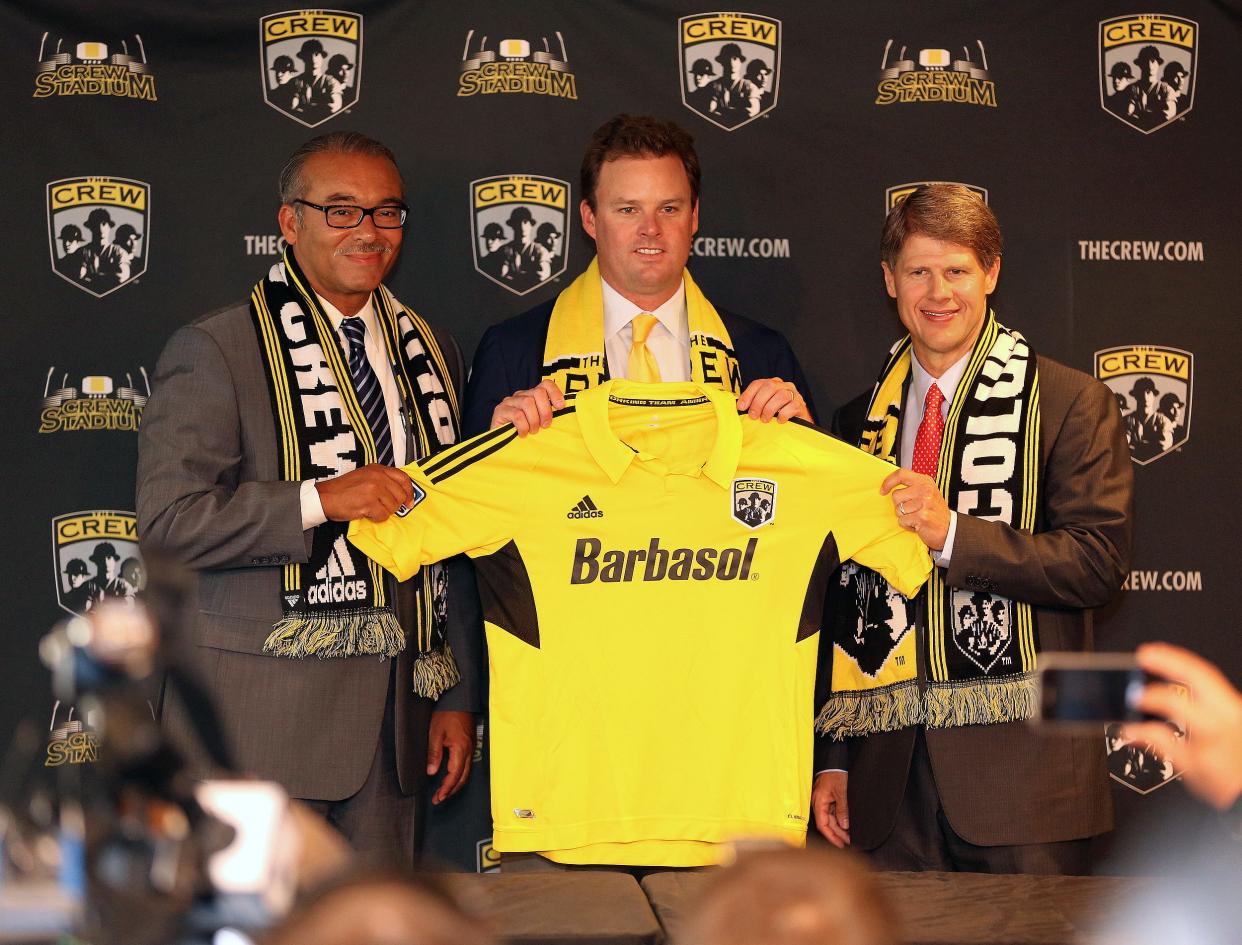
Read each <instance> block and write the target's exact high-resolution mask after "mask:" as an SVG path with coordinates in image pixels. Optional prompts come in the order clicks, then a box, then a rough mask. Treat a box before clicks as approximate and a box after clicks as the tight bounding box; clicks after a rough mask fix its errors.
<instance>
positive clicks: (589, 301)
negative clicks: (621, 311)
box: [542, 259, 742, 396]
mask: <svg viewBox="0 0 1242 945" xmlns="http://www.w3.org/2000/svg"><path fill="white" fill-rule="evenodd" d="M682 278H683V279H684V280H685V284H686V317H687V321H688V323H689V327H690V379H691V380H693V381H697V382H698V383H700V384H707V385H708V386H710V387H719V388H721V389H722V390H727V391H732V392H733V394H734V395H735V396H736V395H739V394H741V393H742V371H741V368H739V367H738V363H737V354H736V353H735V352H734V350H733V342H732V341H731V340H730V339H729V332H728V331H727V330H725V326H724V322H723V321H721V320H720V313H719V312H717V311H716V309H715V308H714V307H713V306H712V303H711V302H709V301H707V297H706V296H704V295H703V292H702V290H701V289H700V288H699V287H698V286H697V285H696V284H695V282H694V280H693V279H691V278H690V273H689V272H683V274H682ZM542 376H543V377H544V378H551V379H552V380H553V381H555V382H556V386H557V387H559V388H560V389H561V392H562V393H564V394H566V395H572V394H577V393H581V392H582V391H584V390H587V389H588V388H591V387H597V386H599V385H600V384H602V383H603V382H604V381H606V380H608V377H609V375H608V357H607V355H605V354H604V289H603V284H602V282H601V281H600V274H599V260H598V259H592V260H591V265H589V266H587V268H586V272H584V273H582V275H580V276H579V277H578V278H577V279H575V280H574V281H573V282H571V283H570V284H569V286H568V287H567V288H566V289H565V291H564V292H562V293H561V294H560V295H559V296H558V297H557V299H556V304H555V305H554V306H553V307H552V317H551V320H550V321H549V322H548V337H547V341H546V342H545V343H544V348H543V371H542Z"/></svg>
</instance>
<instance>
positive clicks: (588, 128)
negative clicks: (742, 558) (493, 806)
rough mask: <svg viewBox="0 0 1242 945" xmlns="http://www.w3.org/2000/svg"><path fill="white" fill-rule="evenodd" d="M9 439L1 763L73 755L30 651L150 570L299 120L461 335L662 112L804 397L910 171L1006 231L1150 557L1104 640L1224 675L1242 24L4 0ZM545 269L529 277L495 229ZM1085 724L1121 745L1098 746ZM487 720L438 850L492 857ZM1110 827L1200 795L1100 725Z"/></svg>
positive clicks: (401, 281)
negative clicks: (628, 119)
mask: <svg viewBox="0 0 1242 945" xmlns="http://www.w3.org/2000/svg"><path fill="white" fill-rule="evenodd" d="M0 44H2V46H0V49H2V52H3V64H4V71H5V78H4V81H3V83H0V96H2V98H0V107H2V109H3V112H2V114H3V117H4V125H5V134H4V137H3V144H2V145H0V147H2V148H3V151H4V168H5V175H4V177H5V186H4V201H3V207H4V217H5V222H6V225H7V226H8V228H9V234H10V235H9V238H8V241H7V245H6V249H5V251H4V252H3V254H0V267H3V278H4V282H3V284H4V286H5V289H6V301H5V303H4V311H3V313H2V314H0V325H2V326H3V331H4V336H5V342H4V346H3V347H4V351H5V353H6V355H7V356H6V358H5V363H6V364H7V368H6V376H7V381H6V389H7V392H8V396H7V397H6V399H5V410H4V412H3V422H4V424H5V435H6V441H7V442H8V443H9V447H8V450H7V454H8V459H7V465H8V468H9V476H8V493H9V496H10V505H11V508H12V511H13V512H14V515H13V518H12V519H11V524H12V526H13V531H12V532H11V534H10V539H11V540H10V543H9V556H10V558H9V560H10V563H11V564H12V570H11V571H10V572H9V575H10V576H9V578H8V581H7V584H8V593H7V594H6V599H5V604H4V612H5V615H6V617H7V620H6V630H5V632H4V633H3V634H0V672H2V673H3V685H0V747H3V746H4V745H7V744H8V742H9V741H10V737H11V733H12V731H13V728H14V726H15V725H16V724H17V721H18V720H19V719H21V718H25V717H34V718H37V719H39V720H40V724H46V726H47V732H48V743H47V754H46V758H45V759H43V763H45V764H46V765H48V766H57V765H62V764H75V763H90V761H91V760H92V759H93V758H94V756H95V752H96V750H97V745H96V743H95V740H94V739H93V738H92V734H91V731H90V724H89V721H90V720H87V719H82V718H80V717H78V715H77V714H76V711H75V707H74V706H69V705H61V704H57V703H55V702H54V701H53V699H52V697H51V696H50V695H49V692H50V689H49V686H48V679H47V677H46V675H45V674H44V673H43V671H42V670H41V669H40V666H39V661H38V656H37V642H38V640H39V638H40V636H41V635H42V634H43V633H44V632H45V631H46V630H47V629H48V628H49V627H50V626H51V625H52V624H53V623H54V622H56V621H57V620H58V619H61V618H64V617H65V616H67V615H69V614H73V613H83V612H85V611H87V610H88V609H89V608H90V607H91V606H93V605H94V604H95V603H96V602H98V601H99V600H102V599H104V598H106V597H109V596H127V595H130V594H132V593H134V591H135V590H138V589H140V588H141V587H142V586H143V583H144V573H143V564H142V560H141V556H140V555H139V553H138V546H137V535H136V530H135V520H134V465H135V446H136V434H135V431H136V430H137V429H138V426H139V424H140V423H141V420H142V412H143V407H144V405H145V404H146V401H147V398H148V397H149V395H150V380H151V375H152V372H153V367H154V364H155V361H156V358H157V356H158V354H159V352H160V350H161V348H162V346H163V344H164V342H165V341H166V340H167V338H168V337H169V335H170V334H171V333H172V331H173V330H174V329H175V328H176V327H177V326H179V325H182V324H184V323H186V322H188V321H190V320H192V319H194V318H196V317H197V316H199V315H201V314H203V313H205V312H208V311H210V310H212V309H215V308H218V307H220V306H223V305H225V304H228V303H231V302H234V301H238V300H241V299H242V298H244V296H245V295H246V293H247V292H248V291H249V287H250V286H251V285H252V284H253V283H254V282H255V281H256V279H258V278H259V276H260V275H261V274H262V273H263V272H264V271H265V269H266V268H267V266H268V265H269V264H270V263H271V262H272V260H273V259H275V258H276V256H277V254H278V253H279V252H280V251H281V249H282V248H283V243H282V240H281V238H280V235H279V231H278V229H277V225H276V210H277V197H276V176H277V172H278V170H279V168H280V166H281V164H282V163H283V161H284V160H285V158H286V157H287V155H288V154H289V153H290V152H291V151H292V150H293V149H294V148H295V147H296V146H297V145H298V144H300V143H301V142H302V141H304V140H306V139H307V138H309V137H311V136H312V135H315V134H318V133H322V132H325V131H334V130H344V129H356V130H359V131H363V132H365V133H367V134H369V135H372V136H374V137H376V138H379V139H380V140H382V141H384V142H385V143H386V144H388V145H389V146H390V147H391V148H392V149H393V150H394V151H395V152H396V153H397V155H398V157H399V159H400V163H401V168H402V171H403V172H404V176H405V180H406V184H407V189H408V194H407V200H408V202H409V204H410V205H411V207H412V208H413V209H412V212H411V215H410V222H409V224H408V227H407V233H406V238H405V245H404V251H403V252H402V255H401V258H400V261H399V262H398V265H397V268H396V270H395V273H394V275H393V277H392V278H391V280H390V284H391V286H392V288H393V289H394V291H395V292H396V294H397V295H398V296H399V297H400V298H402V299H403V300H405V301H406V302H407V303H408V304H410V305H411V306H412V307H414V308H415V309H416V310H417V311H418V312H419V313H420V314H422V315H423V316H425V317H426V318H428V319H429V320H431V321H433V322H434V323H436V324H438V325H441V326H444V327H446V328H448V329H450V330H451V331H452V332H454V333H455V335H456V337H457V338H458V340H459V341H460V343H461V345H462V348H463V350H464V351H465V353H466V356H467V357H469V356H470V355H471V353H472V351H473V348H474V345H475V344H476V342H477V341H478V339H479V337H480V335H481V334H482V332H483V330H484V329H485V328H486V327H487V326H488V325H490V324H492V323H494V322H496V321H499V320H501V319H504V318H506V317H508V316H510V315H513V314H516V313H518V312H521V311H524V310H525V309H527V308H529V307H531V306H533V305H535V304H537V303H539V302H542V301H545V300H546V299H548V298H550V297H552V296H553V295H554V294H555V293H557V292H558V291H559V290H560V289H561V288H563V287H564V286H565V285H567V284H568V282H569V280H571V279H572V278H573V277H574V276H575V275H577V273H579V272H580V271H581V270H582V269H583V268H584V267H585V266H586V264H587V263H588V262H589V260H590V258H591V253H592V249H591V244H590V242H589V240H587V239H586V237H585V236H584V234H583V232H582V229H581V226H580V224H579V217H578V204H579V201H580V200H581V197H582V195H581V194H580V193H579V192H578V182H577V176H578V166H579V162H580V160H581V155H582V151H583V149H584V146H585V144H586V141H587V139H588V137H589V135H590V133H591V132H592V131H593V130H594V129H595V128H596V127H597V126H598V125H600V124H601V123H602V122H603V121H604V120H606V119H607V118H609V117H610V116H612V115H613V114H615V113H617V112H622V111H627V112H632V113H650V114H655V115H658V116H661V117H666V118H671V119H674V120H676V121H677V122H679V123H680V124H682V125H683V126H684V127H685V128H687V129H688V130H689V131H690V132H691V133H692V134H693V135H694V137H695V141H696V143H697V146H698V150H699V154H700V157H701V160H702V164H703V191H702V201H701V219H700V222H701V229H700V231H699V233H698V235H697V236H696V238H695V240H694V244H693V257H692V259H691V261H690V267H691V269H692V271H693V272H694V275H695V278H696V279H697V280H698V282H699V283H700V285H702V286H703V288H704V290H705V291H706V293H707V295H708V297H709V298H711V299H712V300H713V301H715V302H716V303H717V304H718V305H721V306H723V307H726V308H728V309H731V310H734V311H738V312H741V313H743V314H746V315H749V316H751V317H753V318H757V319H759V320H762V321H765V322H767V323H768V324H770V325H773V326H775V327H777V328H779V329H780V330H782V331H783V332H785V334H786V335H788V336H789V338H790V339H791V341H792V342H793V344H794V346H795V348H796V350H797V351H798V354H799V357H800V358H801V361H802V364H803V367H804V368H805V370H806V372H807V373H808V375H809V376H810V378H811V383H812V385H813V393H814V396H815V399H816V403H817V405H818V408H819V414H820V418H821V420H822V421H823V422H825V423H826V422H827V421H828V419H829V418H830V416H831V411H832V409H834V408H835V407H836V406H838V405H840V404H842V403H844V402H845V401H846V400H848V399H850V398H851V397H853V396H854V395H855V394H857V393H859V392H860V391H862V390H863V389H864V388H865V387H868V386H869V385H870V384H871V382H872V381H873V379H874V377H875V375H876V373H877V371H878V369H879V367H880V365H881V362H882V359H883V355H884V352H885V351H886V349H887V348H888V346H889V345H890V344H891V342H892V341H893V340H894V338H895V337H896V336H897V334H898V330H899V325H898V322H897V319H896V316H895V314H894V310H893V307H892V305H891V302H890V300H889V299H888V297H887V296H886V294H885V292H884V288H883V283H882V280H881V272H880V266H879V259H878V241H879V232H880V227H881V224H882V222H883V219H884V215H885V213H886V211H887V210H888V208H889V207H890V206H891V205H892V204H893V202H894V201H896V200H899V199H900V198H901V197H902V196H903V195H904V194H906V193H907V192H908V191H909V190H910V189H911V188H913V187H914V186H916V185H917V184H918V183H920V182H924V181H956V182H960V183H963V184H966V185H967V186H969V187H971V188H972V189H974V190H975V191H977V192H978V193H979V195H980V196H981V197H982V198H983V199H984V200H986V201H987V202H988V203H989V204H990V205H991V206H992V208H993V209H994V210H995V212H996V214H997V216H998V217H999V218H1000V221H1001V225H1002V228H1003V230H1004V233H1005V237H1006V248H1005V255H1004V266H1003V270H1002V273H1001V278H1000V284H999V288H998V290H997V293H996V295H995V296H994V299H993V301H994V306H995V308H996V310H997V312H998V314H999V316H1000V318H1001V319H1002V321H1004V322H1005V323H1007V324H1009V325H1011V326H1013V327H1016V328H1019V329H1020V330H1022V331H1023V332H1024V333H1025V334H1026V335H1027V337H1028V338H1030V339H1031V340H1032V343H1033V344H1034V345H1035V347H1036V348H1037V350H1039V351H1040V352H1042V353H1045V354H1048V355H1051V356H1053V357H1055V358H1057V359H1059V360H1062V361H1064V362H1066V363H1068V364H1070V365H1072V366H1073V367H1076V368H1078V369H1080V370H1082V371H1085V372H1087V373H1089V374H1093V375H1094V376H1096V377H1098V378H1099V379H1100V380H1102V381H1103V382H1104V383H1106V384H1107V385H1108V386H1109V387H1110V388H1111V389H1112V390H1113V391H1114V393H1115V394H1116V396H1117V405H1118V409H1119V410H1120V411H1122V413H1123V414H1125V415H1126V418H1127V419H1126V426H1127V431H1128V432H1129V434H1130V438H1131V445H1130V448H1131V456H1132V459H1133V462H1134V472H1135V476H1136V478H1137V504H1138V513H1137V529H1136V538H1137V541H1136V546H1135V552H1134V558H1133V571H1132V573H1131V574H1130V576H1129V578H1128V579H1127V581H1126V583H1125V587H1124V588H1123V589H1122V591H1121V593H1120V594H1119V595H1118V598H1117V600H1116V601H1115V602H1114V603H1113V604H1112V605H1110V606H1109V607H1108V608H1106V609H1105V610H1104V611H1102V612H1100V613H1099V614H1098V617H1097V622H1096V645H1097V647H1099V648H1102V649H1125V648H1131V647H1132V646H1133V645H1134V644H1136V643H1137V642H1139V641H1142V640H1146V639H1166V640H1171V641H1174V642H1178V643H1182V644H1186V645H1188V646H1190V647H1192V648H1194V649H1196V650H1198V651H1200V652H1202V653H1204V654H1206V655H1207V656H1208V657H1210V658H1212V659H1213V660H1216V661H1217V662H1219V663H1220V664H1221V665H1222V666H1224V667H1225V669H1226V670H1227V671H1228V672H1229V673H1230V674H1231V676H1232V677H1233V678H1234V679H1235V680H1238V679H1239V677H1240V676H1242V655H1240V653H1242V650H1239V648H1238V647H1236V646H1235V645H1234V644H1233V641H1234V639H1235V638H1236V636H1237V634H1238V632H1239V629H1238V627H1237V626H1236V625H1235V620H1234V619H1233V618H1230V617H1229V615H1228V614H1227V613H1226V612H1225V611H1224V610H1222V606H1223V604H1224V598H1225V592H1226V591H1227V589H1228V588H1229V587H1230V586H1232V585H1231V583H1230V581H1231V579H1230V578H1229V576H1228V575H1229V571H1230V569H1231V568H1232V559H1231V558H1230V555H1231V553H1232V545H1233V531H1234V529H1235V525H1234V523H1235V522H1237V521H1238V515H1237V514H1236V513H1235V511H1234V510H1233V505H1234V503H1233V502H1232V501H1231V497H1232V495H1233V491H1234V490H1233V489H1231V488H1230V486H1231V484H1232V480H1233V478H1234V473H1233V471H1234V470H1235V469H1236V468H1238V466H1239V459H1240V455H1239V454H1240V453H1242V446H1240V444H1239V439H1240V438H1239V437H1238V436H1237V435H1236V434H1235V433H1233V432H1232V431H1230V429H1229V428H1228V424H1229V423H1230V422H1231V418H1234V417H1236V416H1237V414H1236V413H1235V412H1234V411H1235V410H1236V409H1237V404H1238V398H1237V393H1236V387H1235V381H1236V380H1237V375H1236V374H1235V373H1234V372H1235V370H1236V364H1235V366H1234V367H1232V368H1227V366H1226V365H1227V364H1228V363H1230V362H1233V361H1235V359H1236V355H1237V351H1238V348H1239V344H1238V342H1239V334H1240V332H1239V328H1238V318H1237V315H1236V312H1235V311H1234V309H1235V308H1236V299H1237V296H1236V286H1237V273H1238V271H1239V264H1240V263H1242V252H1240V250H1242V237H1239V233H1238V227H1237V222H1236V219H1237V209H1238V200H1237V196H1236V194H1237V189H1238V172H1237V161H1236V159H1235V157H1234V156H1235V155H1237V154H1238V153H1239V151H1240V150H1242V120H1240V119H1242V109H1240V107H1239V101H1240V99H1239V95H1238V91H1239V86H1238V77H1237V63H1238V62H1239V57H1240V56H1242V15H1240V14H1239V12H1238V8H1237V7H1236V6H1232V5H1230V4H1229V3H1226V2H1223V0H1218V2H1212V0H1199V2H1193V0H1179V2H1169V3H1157V4H1154V5H1151V6H1144V5H1143V4H1141V3H1132V2H1129V0H1091V2H1081V0H1072V2H1070V0H1067V2H1059V3H1058V2H1048V0H1010V2H1006V3H1003V4H998V3H992V2H973V3H968V2H954V3H950V2H945V3H939V2H938V3H926V2H917V0H879V2H872V3H865V4H864V3H846V2H838V3H813V2H797V0H763V2H758V0H756V2H755V3H753V4H752V3H750V2H747V3H746V4H743V5H740V6H734V7H728V8H724V9H714V8H712V7H710V6H706V5H704V6H701V7H698V6H695V5H694V4H692V3H686V2H680V3H672V2H663V0H656V2H643V3H637V2H632V3H626V2H621V0H592V2H582V0H559V2H558V0H527V2H525V3H522V4H504V5H502V4H495V3H490V2H483V0H473V2H472V0H457V2H453V3H442V2H413V0H406V2H395V0H389V2H379V0H376V2H347V0H340V3H338V4H336V5H335V6H334V8H333V9H310V8H305V9H304V8H300V7H296V6H295V5H293V4H292V2H291V0H271V2H266V3H261V2H249V3H242V2H238V3H232V4H227V5H218V4H202V3H191V2H183V0H168V2H163V3H159V4H152V3H141V2H136V0H116V2H112V3H109V4H106V5H100V4H86V5H83V4H79V3H73V2H68V0H41V2H39V3H31V2H26V3H15V2H13V0H6V2H4V3H3V4H0ZM532 240H533V242H535V243H537V244H538V245H539V246H541V247H542V251H538V250H533V249H532V250H531V252H532V253H533V254H536V255H537V256H538V259H539V260H540V262H539V265H538V266H537V267H527V269H526V271H525V272H523V273H521V274H516V273H513V272H511V271H509V269H510V267H506V266H504V265H503V264H502V263H503V259H504V251H505V249H506V247H508V246H509V245H510V244H513V245H514V246H519V245H521V246H527V245H529V244H530V243H531V242H532ZM1105 737H1106V735H1105V733H1103V732H1102V733H1101V738H1105ZM484 746H485V733H484V732H483V731H482V730H481V731H480V742H479V752H478V760H479V762H480V766H479V767H478V768H477V769H476V774H475V777H474V779H473V780H472V782H471V785H470V787H469V789H468V790H467V791H466V792H465V793H464V794H463V795H462V796H460V797H458V798H455V799H454V800H453V801H452V802H450V803H449V804H447V805H445V806H444V807H443V808H442V809H439V810H437V811H435V812H434V813H433V815H432V818H431V821H430V824H429V837H428V847H429V851H430V852H431V853H432V854H433V855H435V856H438V857H440V858H442V859H444V860H446V861H449V862H452V863H456V864H459V865H460V866H461V867H463V868H466V869H488V868H492V867H494V865H495V857H494V856H493V855H492V853H491V847H490V844H489V842H488V832H489V824H488V817H487V812H486V807H487V787H486V781H487V778H486V775H487V770H486V760H485V754H486V753H485V751H484ZM1108 746H1109V749H1110V768H1111V770H1112V774H1113V778H1114V781H1115V785H1114V787H1115V793H1116V797H1117V800H1118V802H1119V803H1118V806H1119V820H1120V828H1119V835H1122V836H1124V835H1125V834H1126V832H1127V831H1129V832H1131V833H1137V832H1140V831H1142V830H1145V829H1147V826H1148V824H1149V823H1150V822H1151V821H1152V820H1153V819H1164V820H1167V819H1168V818H1172V817H1175V816H1179V812H1180V811H1182V810H1183V809H1184V808H1185V806H1186V804H1187V802H1186V800H1185V797H1186V795H1185V793H1184V791H1183V789H1182V787H1181V785H1180V784H1178V777H1179V773H1178V772H1177V771H1175V770H1172V769H1170V768H1169V767H1168V766H1165V765H1161V764H1160V763H1158V762H1156V761H1155V760H1154V759H1152V758H1151V756H1150V755H1149V754H1148V753H1146V752H1145V751H1144V750H1143V746H1138V745H1127V744H1125V743H1123V742H1121V741H1120V740H1118V739H1115V738H1112V739H1109V740H1108Z"/></svg>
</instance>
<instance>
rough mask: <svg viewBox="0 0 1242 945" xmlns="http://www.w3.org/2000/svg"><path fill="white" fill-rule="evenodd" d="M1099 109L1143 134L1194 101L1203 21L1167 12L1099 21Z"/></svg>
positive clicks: (1149, 131)
mask: <svg viewBox="0 0 1242 945" xmlns="http://www.w3.org/2000/svg"><path fill="white" fill-rule="evenodd" d="M1099 52H1100V107H1101V108H1103V109H1104V111H1106V112H1108V113H1109V114H1110V115H1112V116H1114V117H1115V118H1117V119H1119V120H1120V121H1124V122H1125V123H1126V124H1127V125H1129V126H1130V127H1131V128H1133V129H1134V130H1135V131H1141V132H1143V134H1145V135H1149V134H1151V133H1152V132H1153V131H1158V130H1159V129H1161V128H1163V127H1165V126H1166V125H1168V124H1169V123H1170V122H1172V121H1175V120H1176V119H1178V118H1181V117H1182V116H1183V115H1185V114H1187V113H1188V112H1189V111H1190V110H1191V109H1192V108H1193V107H1194V104H1195V76H1196V69H1197V67H1198V54H1199V24H1198V23H1196V22H1195V21H1194V20H1188V19H1186V18H1185V17H1181V16H1171V15H1169V14H1167V13H1135V14H1130V15H1128V16H1115V17H1113V18H1112V19H1110V20H1101V21H1100V49H1099Z"/></svg>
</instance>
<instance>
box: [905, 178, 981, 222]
mask: <svg viewBox="0 0 1242 945" xmlns="http://www.w3.org/2000/svg"><path fill="white" fill-rule="evenodd" d="M928 184H956V185H957V186H958V187H965V188H966V189H967V190H969V191H970V192H971V193H972V194H975V195H976V196H978V197H979V199H980V200H982V201H983V202H984V203H985V204H986V203H987V202H988V191H987V188H986V187H979V186H976V185H975V184H963V183H962V182H961V181H955V180H916V181H911V182H910V183H908V184H897V185H896V186H894V187H889V188H887V189H885V191H884V215H885V216H888V212H889V211H890V210H892V209H893V207H895V206H897V204H899V203H901V202H902V201H903V200H905V199H906V198H907V197H909V196H910V195H911V194H912V193H914V192H915V191H916V190H918V189H919V188H920V187H925V186H927V185H928Z"/></svg>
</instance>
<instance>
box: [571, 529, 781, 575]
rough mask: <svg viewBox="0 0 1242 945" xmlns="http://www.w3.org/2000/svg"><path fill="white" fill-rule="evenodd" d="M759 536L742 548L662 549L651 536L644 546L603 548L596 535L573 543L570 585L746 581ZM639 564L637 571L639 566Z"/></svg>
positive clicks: (658, 541) (657, 541) (658, 540)
mask: <svg viewBox="0 0 1242 945" xmlns="http://www.w3.org/2000/svg"><path fill="white" fill-rule="evenodd" d="M758 545H759V539H758V538H757V537H756V538H752V539H750V540H749V541H748V542H746V547H745V548H723V549H722V548H672V549H667V548H661V547H660V539H659V538H653V539H651V543H650V544H649V545H648V546H647V547H646V548H629V549H621V548H617V549H609V550H607V551H605V550H604V547H603V542H601V541H600V540H599V539H598V538H579V539H578V541H577V543H576V544H575V545H574V563H573V570H572V571H571V572H570V576H569V583H570V584H594V583H595V582H596V581H600V582H603V583H605V584H619V583H622V582H626V583H628V582H631V581H664V580H669V581H710V580H712V579H713V578H714V579H715V580H717V581H747V580H749V579H750V566H751V563H752V562H753V561H754V557H755V549H756V548H757V547H758ZM639 564H642V565H643V567H642V569H641V570H640V569H639V567H638V565H639Z"/></svg>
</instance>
